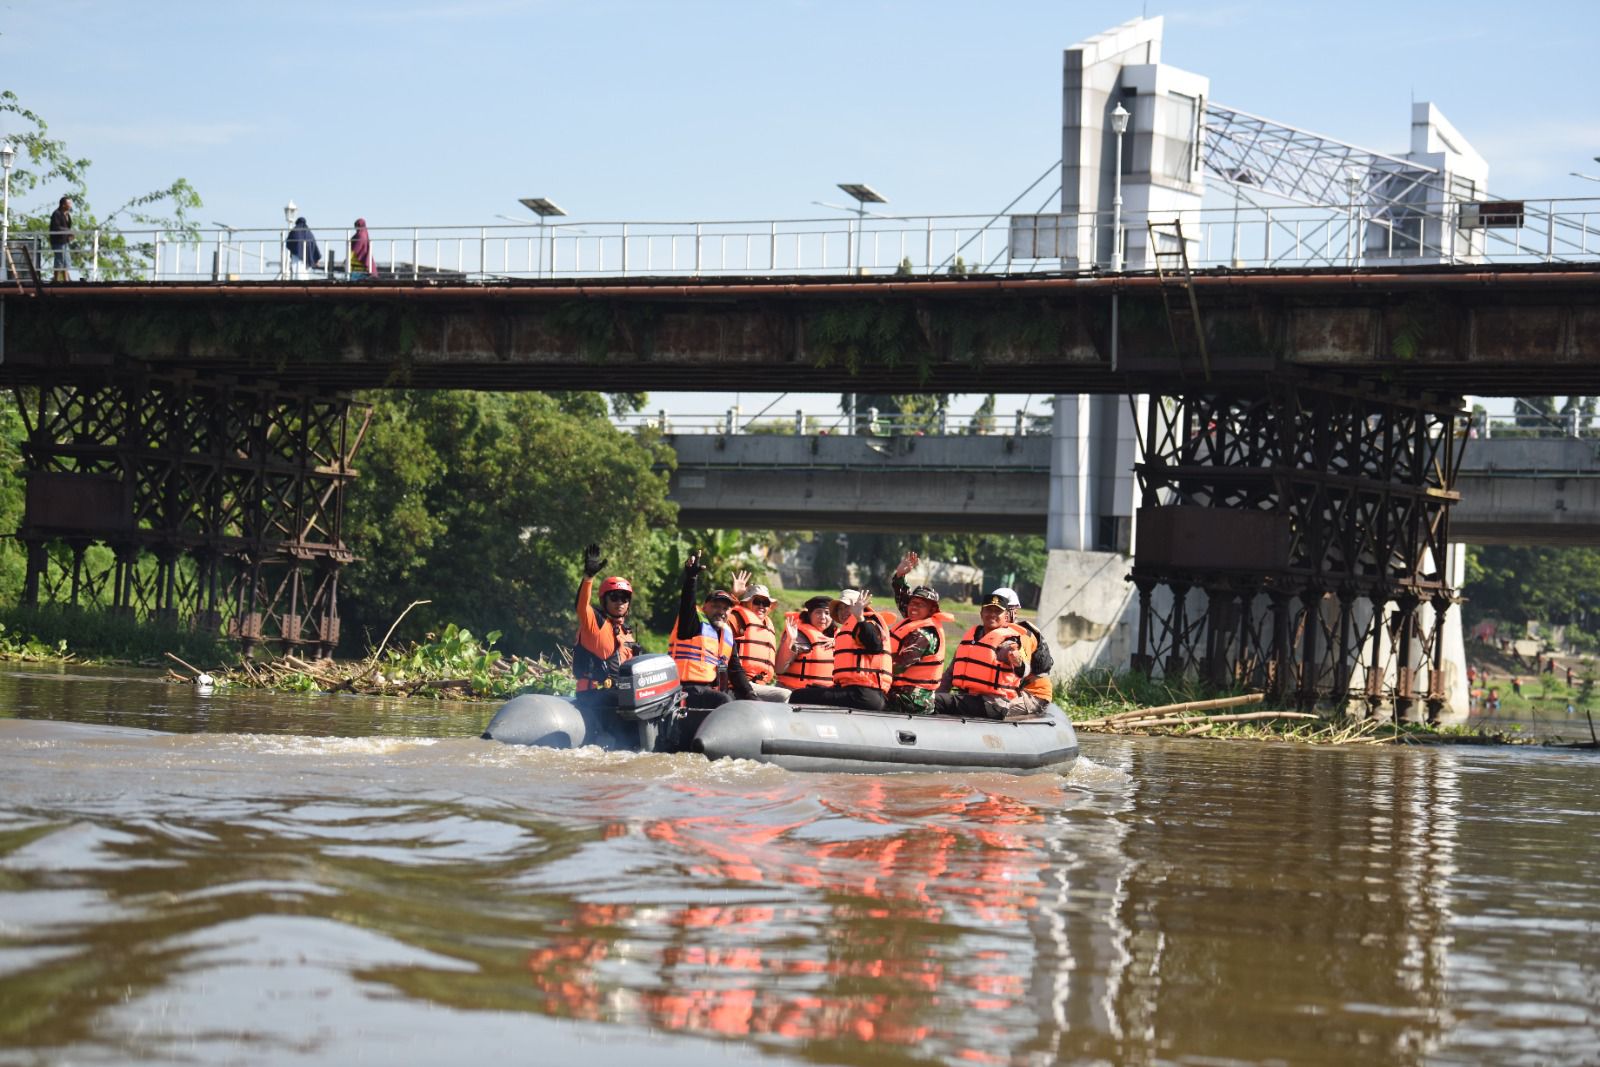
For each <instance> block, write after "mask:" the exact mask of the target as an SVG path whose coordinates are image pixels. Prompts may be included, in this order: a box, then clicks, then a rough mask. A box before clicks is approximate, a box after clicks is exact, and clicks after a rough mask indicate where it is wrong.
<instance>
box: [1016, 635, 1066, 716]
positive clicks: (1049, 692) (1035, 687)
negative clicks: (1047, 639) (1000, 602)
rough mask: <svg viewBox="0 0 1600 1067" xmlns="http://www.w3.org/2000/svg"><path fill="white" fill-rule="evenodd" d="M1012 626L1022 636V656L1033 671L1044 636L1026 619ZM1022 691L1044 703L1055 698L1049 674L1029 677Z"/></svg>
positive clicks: (1023, 682)
mask: <svg viewBox="0 0 1600 1067" xmlns="http://www.w3.org/2000/svg"><path fill="white" fill-rule="evenodd" d="M1011 625H1012V626H1013V627H1014V628H1015V629H1016V630H1017V632H1018V633H1020V634H1022V654H1023V656H1025V657H1026V658H1027V660H1028V663H1029V669H1030V670H1031V669H1032V663H1033V654H1034V653H1035V652H1037V651H1038V650H1039V646H1040V645H1041V644H1043V643H1044V634H1042V633H1040V632H1039V628H1038V627H1037V626H1035V625H1034V624H1033V623H1031V622H1028V621H1027V620H1025V619H1018V620H1017V621H1016V622H1014V623H1012V624H1011ZM1022 691H1023V692H1024V693H1027V694H1028V695H1029V696H1033V697H1038V698H1039V699H1040V700H1044V701H1049V700H1052V699H1054V697H1055V690H1054V688H1053V687H1052V686H1051V685H1050V676H1049V675H1047V674H1030V675H1028V676H1027V677H1026V678H1024V679H1023V681H1022Z"/></svg>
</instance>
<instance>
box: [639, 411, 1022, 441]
mask: <svg viewBox="0 0 1600 1067" xmlns="http://www.w3.org/2000/svg"><path fill="white" fill-rule="evenodd" d="M1050 420H1051V416H1050V414H1049V413H1048V412H1045V413H1040V412H1029V411H1021V410H1018V411H1014V412H1009V413H1006V414H999V413H996V414H990V415H976V414H975V415H952V414H949V413H947V412H930V413H928V414H916V415H879V414H877V413H876V411H875V409H871V408H869V409H866V410H865V411H861V412H858V413H857V414H856V416H855V417H854V418H853V419H852V418H851V417H850V416H849V415H846V414H844V413H843V412H839V413H827V414H821V415H819V414H816V413H807V412H805V411H795V412H793V413H792V414H772V413H768V412H759V413H757V414H755V415H746V414H745V413H744V412H742V411H741V410H740V409H739V408H729V409H728V410H727V411H725V412H723V413H722V414H720V415H701V414H687V415H672V414H669V413H667V412H666V411H664V410H663V411H657V412H655V413H654V414H649V413H645V412H636V413H634V414H631V415H622V416H618V417H616V418H614V419H612V422H613V423H614V424H615V425H616V426H617V427H618V428H619V429H623V430H628V431H631V432H636V431H638V430H641V429H652V430H656V431H658V432H660V433H663V434H720V435H723V436H735V435H750V436H755V435H759V434H783V435H795V436H801V437H804V436H808V435H824V436H837V435H849V434H851V433H854V434H856V435H859V436H867V437H910V436H926V437H968V436H1016V437H1023V436H1028V435H1044V434H1048V433H1049V432H1050Z"/></svg>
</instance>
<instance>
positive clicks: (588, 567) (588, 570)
mask: <svg viewBox="0 0 1600 1067" xmlns="http://www.w3.org/2000/svg"><path fill="white" fill-rule="evenodd" d="M605 565H606V561H605V560H604V559H603V558H602V557H601V555H600V546H599V545H596V544H591V545H589V546H588V547H587V548H585V549H584V550H583V573H584V576H585V577H587V578H593V577H594V576H595V575H597V574H599V573H600V568H602V567H604V566H605Z"/></svg>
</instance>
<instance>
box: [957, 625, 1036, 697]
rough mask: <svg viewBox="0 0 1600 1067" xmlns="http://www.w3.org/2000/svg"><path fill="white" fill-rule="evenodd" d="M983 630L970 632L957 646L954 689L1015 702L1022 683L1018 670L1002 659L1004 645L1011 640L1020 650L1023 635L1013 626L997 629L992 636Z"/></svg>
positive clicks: (977, 628) (990, 632)
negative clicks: (1014, 699)
mask: <svg viewBox="0 0 1600 1067" xmlns="http://www.w3.org/2000/svg"><path fill="white" fill-rule="evenodd" d="M981 629H982V628H981V627H978V626H974V627H973V628H972V629H970V630H968V631H967V633H966V636H965V637H963V638H962V639H961V643H960V644H959V645H957V646H956V660H955V663H954V664H953V665H952V666H951V670H950V688H951V689H956V690H959V691H961V692H963V693H974V694H977V695H979V696H1001V697H1005V698H1006V699H1008V700H1009V699H1012V698H1014V697H1016V695H1017V688H1018V687H1019V686H1020V685H1021V684H1022V677H1021V675H1019V674H1018V673H1017V668H1016V667H1013V666H1012V665H1011V664H1010V662H1008V661H1002V660H1001V658H1000V646H1001V645H1002V644H1004V643H1005V642H1007V641H1010V642H1012V643H1013V644H1015V645H1017V646H1018V647H1019V648H1020V647H1021V646H1022V643H1023V636H1022V634H1021V633H1019V632H1018V631H1016V630H1014V629H1012V628H1011V627H1010V626H996V627H995V628H994V629H993V630H990V631H989V632H988V633H982V632H981Z"/></svg>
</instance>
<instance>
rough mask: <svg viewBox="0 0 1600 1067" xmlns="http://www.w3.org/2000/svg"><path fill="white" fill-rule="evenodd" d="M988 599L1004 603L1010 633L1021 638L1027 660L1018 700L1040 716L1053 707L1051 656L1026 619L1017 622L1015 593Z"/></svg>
mask: <svg viewBox="0 0 1600 1067" xmlns="http://www.w3.org/2000/svg"><path fill="white" fill-rule="evenodd" d="M991 595H993V596H997V597H999V598H1000V599H1001V600H1003V601H1005V604H1006V621H1007V622H1009V623H1010V624H1011V627H1012V629H1014V630H1016V631H1017V632H1018V633H1020V634H1022V638H1023V640H1022V654H1023V655H1025V656H1027V657H1028V672H1027V673H1026V674H1025V675H1023V678H1022V689H1021V691H1020V692H1019V693H1018V696H1017V699H1019V700H1021V701H1022V702H1023V703H1024V704H1027V705H1028V706H1029V707H1031V708H1032V709H1033V710H1034V711H1037V712H1041V713H1042V712H1044V711H1046V710H1048V709H1049V708H1050V706H1051V705H1052V704H1054V703H1055V701H1054V699H1053V697H1054V693H1055V690H1054V688H1053V687H1052V686H1051V684H1050V672H1051V671H1052V670H1054V669H1055V665H1056V661H1055V657H1054V656H1052V655H1050V645H1049V644H1048V643H1047V642H1046V641H1045V639H1044V634H1043V633H1041V632H1040V631H1039V628H1038V627H1037V626H1035V625H1034V624H1033V623H1031V622H1029V621H1028V620H1027V619H1019V618H1017V612H1019V611H1021V610H1022V598H1021V597H1019V596H1017V591H1016V590H1015V589H1011V588H1005V587H1002V588H1000V589H996V590H995V591H994V593H993V594H991Z"/></svg>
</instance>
